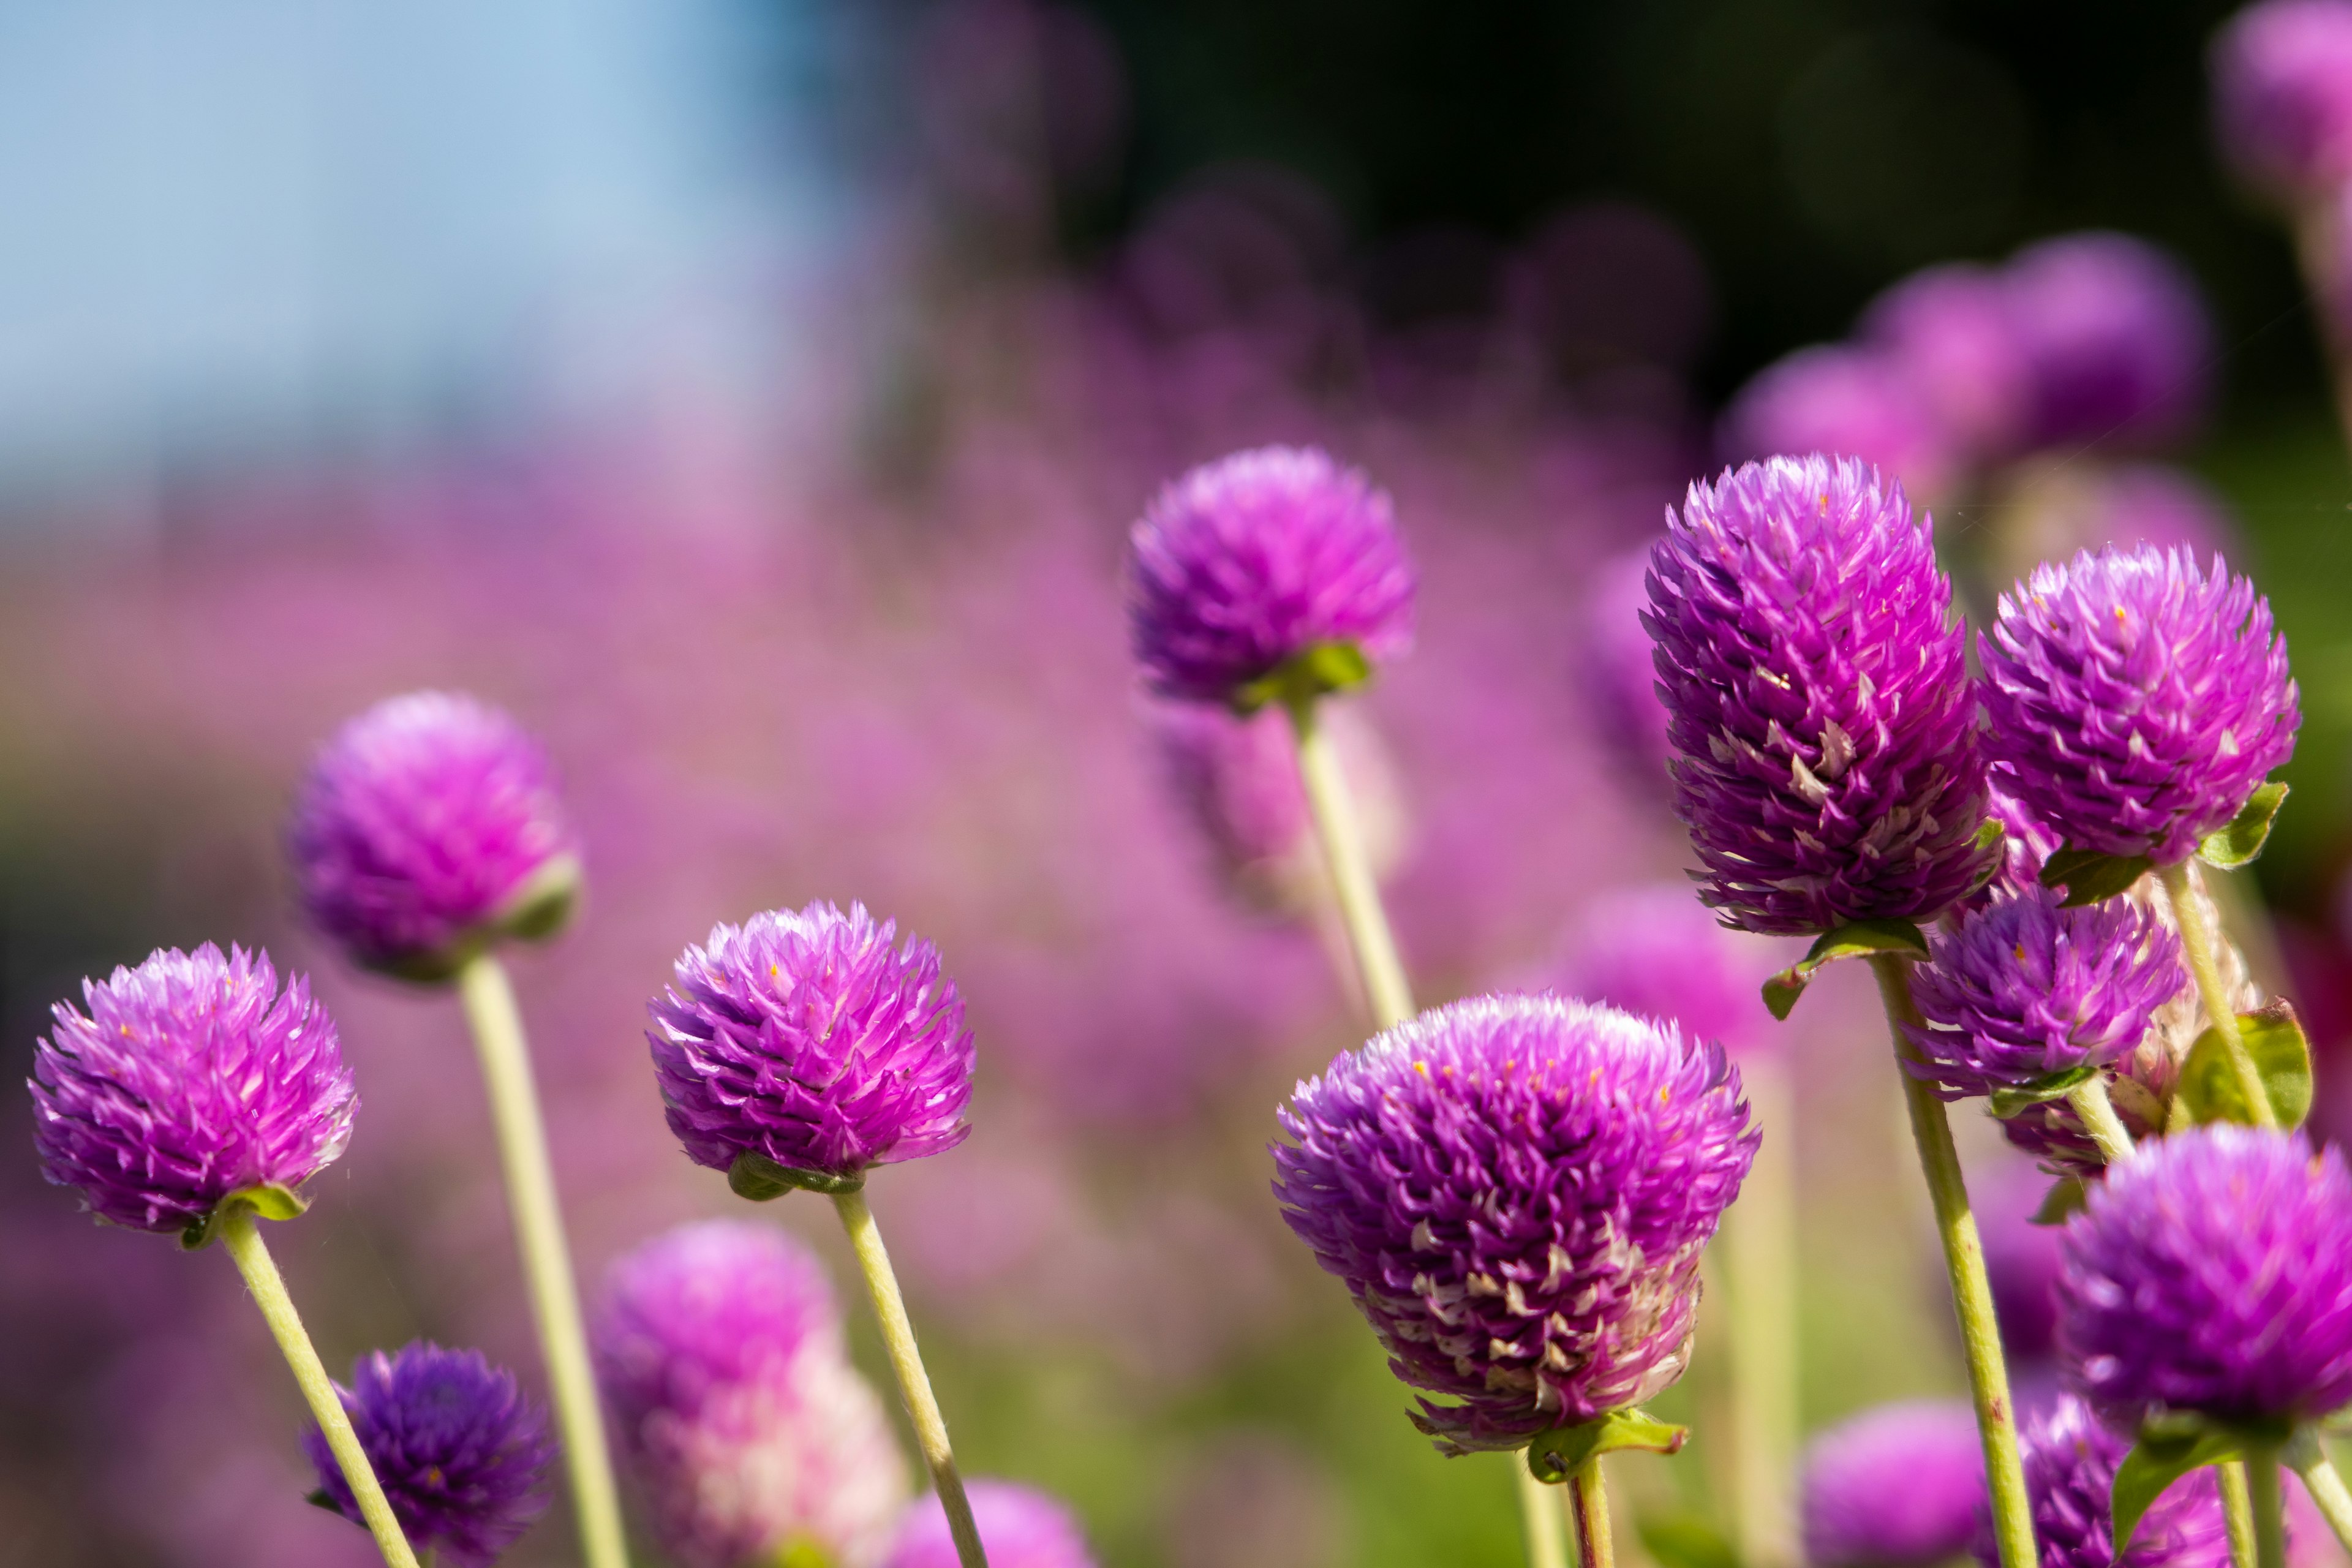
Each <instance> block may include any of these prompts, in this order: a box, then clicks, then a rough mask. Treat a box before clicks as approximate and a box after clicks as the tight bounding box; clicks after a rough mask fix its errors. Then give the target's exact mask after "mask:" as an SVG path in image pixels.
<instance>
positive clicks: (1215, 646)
mask: <svg viewBox="0 0 2352 1568" xmlns="http://www.w3.org/2000/svg"><path fill="white" fill-rule="evenodd" d="M1131 543H1132V546H1133V552H1134V554H1133V563H1132V570H1131V577H1130V589H1129V632H1130V637H1131V641H1132V643H1133V646H1134V650H1135V658H1136V660H1137V662H1138V663H1139V664H1140V665H1141V666H1142V668H1143V676H1144V680H1145V682H1146V683H1147V684H1148V685H1149V686H1150V689H1152V690H1154V691H1156V692H1158V693H1159V694H1160V695H1161V696H1163V697H1173V698H1178V699H1181V700H1187V701H1194V702H1221V703H1227V704H1236V703H1245V702H1247V701H1248V700H1250V699H1249V694H1248V689H1249V688H1250V687H1252V686H1253V685H1255V683H1257V682H1260V681H1263V680H1265V679H1267V678H1268V677H1270V676H1273V675H1275V674H1276V672H1277V671H1279V670H1282V669H1283V668H1284V667H1286V666H1287V665H1290V664H1291V663H1292V661H1293V660H1296V659H1299V658H1303V657H1305V656H1307V655H1310V654H1313V653H1315V652H1316V651H1317V650H1318V649H1320V648H1323V647H1333V646H1337V647H1343V648H1346V649H1349V650H1352V652H1353V654H1355V655H1357V656H1360V658H1362V660H1363V661H1364V662H1365V663H1366V664H1368V665H1370V666H1375V667H1376V666H1379V665H1381V664H1384V663H1386V662H1387V661H1388V660H1390V659H1391V658H1396V657H1397V656H1399V655H1401V654H1402V653H1404V652H1405V651H1406V650H1407V649H1408V648H1409V647H1412V600H1413V572H1412V564H1411V563H1409V562H1408V561H1407V560H1406V559H1405V553H1404V545H1403V542H1402V541H1401V540H1400V539H1399V538H1398V536H1397V531H1396V518H1395V514H1394V510H1393V509H1392V508H1391V504H1390V501H1389V498H1388V495H1387V493H1386V492H1385V491H1382V490H1380V489H1375V488H1373V485H1372V483H1371V481H1370V479H1366V478H1365V477H1364V476H1363V475H1362V474H1361V473H1360V472H1359V471H1357V470H1356V469H1353V468H1341V467H1339V464H1337V463H1335V462H1333V461H1332V460H1331V458H1329V457H1328V456H1326V455H1325V454H1324V453H1322V452H1319V451H1316V450H1314V449H1312V448H1298V447H1259V448H1258V449H1256V450H1255V451H1248V452H1237V453H1235V454H1234V455H1233V456H1232V457H1229V458H1222V459H1220V460H1218V461H1217V462H1214V463H1209V464H1205V465H1203V466H1202V467H1200V468H1194V469H1192V471H1191V472H1190V473H1187V474H1185V475H1184V476H1183V477H1182V478H1181V479H1176V480H1174V481H1173V482H1171V484H1169V485H1168V486H1167V487H1166V488H1165V489H1162V490H1161V491H1160V494H1159V495H1158V496H1157V497H1155V498H1154V499H1153V500H1152V502H1151V505H1150V508H1149V509H1147V510H1145V512H1144V514H1143V520H1142V521H1139V522H1138V523H1137V524H1136V525H1135V529H1134V531H1133V534H1132V536H1131Z"/></svg>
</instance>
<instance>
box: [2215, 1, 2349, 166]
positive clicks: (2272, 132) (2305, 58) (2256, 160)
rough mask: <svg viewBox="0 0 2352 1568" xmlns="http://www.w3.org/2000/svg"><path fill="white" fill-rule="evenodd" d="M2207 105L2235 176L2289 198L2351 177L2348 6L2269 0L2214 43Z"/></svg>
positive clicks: (2245, 14) (2251, 7) (2238, 18)
mask: <svg viewBox="0 0 2352 1568" xmlns="http://www.w3.org/2000/svg"><path fill="white" fill-rule="evenodd" d="M2212 71H2213V110H2214V119H2215V121H2216V122H2217V125H2218V129H2219V131H2220V132H2221V150H2222V151H2223V152H2224V153H2227V154H2228V156H2229V158H2230V161H2231V163H2233V164H2235V165H2236V167H2237V170H2238V173H2239V174H2241V175H2242V177H2243V178H2245V179H2246V180H2247V181H2248V182H2250V183H2251V184H2254V185H2257V186H2259V187H2261V188H2263V189H2264V190H2266V191H2268V192H2269V193H2271V194H2272V195H2274V196H2276V197H2278V198H2279V199H2280V200H2282V201H2284V202H2285V203H2286V204H2288V205H2298V204H2300V203H2302V202H2304V201H2307V200H2310V199H2312V198H2314V197H2317V196H2324V195H2330V194H2332V193H2333V191H2334V190H2335V188H2336V186H2338V185H2340V184H2343V183H2344V181H2345V180H2346V179H2347V178H2352V5H2347V4H2345V3H2344V0H2266V3H2265V4H2263V5H2249V6H2247V7H2246V8H2245V9H2244V10H2242V11H2241V12H2239V13H2238V14H2237V15H2236V16H2233V17H2231V20H2230V22H2229V24H2228V25H2227V26H2224V27H2223V28H2222V29H2221V33H2220V34H2219V35H2218V36H2217V37H2215V38H2214V40H2213V51H2212Z"/></svg>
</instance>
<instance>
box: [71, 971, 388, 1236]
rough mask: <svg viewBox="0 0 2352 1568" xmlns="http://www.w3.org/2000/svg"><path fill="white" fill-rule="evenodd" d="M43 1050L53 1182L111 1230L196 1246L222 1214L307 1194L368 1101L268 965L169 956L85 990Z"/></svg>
mask: <svg viewBox="0 0 2352 1568" xmlns="http://www.w3.org/2000/svg"><path fill="white" fill-rule="evenodd" d="M82 998H83V1003H84V1005H86V1006H87V1007H88V1008H89V1011H88V1012H87V1013H84V1012H81V1011H79V1009H77V1008H76V1007H75V1006H74V1005H73V1004H72V1003H70V1002H60V1003H58V1004H57V1005H56V1006H54V1007H53V1008H51V1009H50V1012H51V1015H52V1016H54V1017H55V1019H56V1020H57V1022H56V1026H55V1027H54V1028H52V1029H51V1030H50V1032H49V1036H48V1037H47V1039H44V1040H42V1041H40V1042H39V1044H38V1045H37V1047H35V1050H34V1056H33V1076H32V1078H31V1079H29V1080H27V1087H29V1088H30V1089H32V1091H33V1142H34V1145H35V1147H37V1149H38V1150H39V1151H40V1155H41V1173H42V1174H43V1175H45V1176H47V1178H48V1179H49V1180H50V1181H51V1182H52V1183H55V1184H57V1185H58V1186H61V1187H72V1188H74V1189H76V1190H77V1191H79V1193H80V1194H81V1195H82V1201H83V1202H84V1203H85V1204H87V1205H89V1209H90V1210H91V1212H93V1213H95V1214H96V1215H99V1217H100V1218H101V1219H106V1220H110V1221H112V1222H113V1223H114V1224H116V1225H121V1226H131V1228H133V1229H135V1230H152V1231H159V1232H167V1233H169V1232H181V1231H185V1230H187V1229H189V1227H191V1226H198V1225H201V1224H202V1223H203V1222H204V1220H205V1217H206V1216H208V1215H211V1213H212V1212H213V1210H214V1209H215V1207H216V1206H218V1205H219V1204H220V1202H221V1200H222V1199H224V1198H226V1197H227V1196H228V1195H229V1194H232V1193H236V1192H237V1191H239V1190H241V1189H244V1188H247V1187H257V1186H265V1185H266V1186H280V1187H288V1188H293V1187H299V1186H300V1185H301V1184H303V1183H305V1182H307V1181H309V1180H310V1178H311V1177H312V1176H314V1175H316V1174H318V1173H319V1172H320V1170H321V1169H323V1168H324V1167H325V1166H326V1165H328V1164H329V1163H331V1162H332V1161H333V1160H335V1159H336V1158H337V1157H338V1156H339V1155H341V1153H342V1152H343V1147H344V1145H345V1144H346V1143H348V1142H350V1141H351V1135H352V1113H353V1112H354V1111H356V1110H358V1109H359V1095H358V1093H357V1091H356V1090H355V1089H353V1088H352V1075H351V1072H350V1069H348V1068H345V1067H344V1066H343V1054H342V1047H341V1044H340V1043H339V1041H338V1040H337V1038H336V1036H335V1021H334V1019H333V1018H331V1017H330V1016H328V1013H327V1010H326V1008H324V1007H322V1006H320V1005H319V1004H317V1003H315V1002H313V1001H311V1000H310V983H309V982H308V981H307V980H304V979H303V978H302V977H301V976H299V975H297V976H295V977H294V978H293V979H292V980H290V981H289V982H288V983H287V985H286V989H285V990H284V991H283V992H280V991H279V990H278V972H277V971H276V970H275V969H273V968H272V967H271V966H270V963H269V955H268V953H266V952H247V951H245V950H244V949H243V948H237V947H232V948H231V949H229V951H228V953H227V955H226V957H224V956H223V955H222V953H221V950H220V949H219V948H217V947H215V946H213V945H212V944H211V943H210V942H206V943H205V945H204V946H202V947H200V948H198V949H196V951H195V952H193V953H188V952H180V951H179V950H178V949H176V948H168V949H159V950H158V951H156V952H152V953H151V954H149V955H148V958H147V961H146V962H145V963H142V964H141V965H140V966H139V967H138V968H136V969H121V968H118V969H117V970H115V972H114V973H113V974H112V975H110V976H109V977H108V978H107V979H106V980H103V981H95V980H85V981H83V982H82Z"/></svg>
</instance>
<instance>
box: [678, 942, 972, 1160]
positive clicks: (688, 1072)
mask: <svg viewBox="0 0 2352 1568" xmlns="http://www.w3.org/2000/svg"><path fill="white" fill-rule="evenodd" d="M897 934H898V927H897V924H896V923H895V922H893V921H884V922H882V923H880V924H878V925H877V923H876V922H875V921H874V917H873V916H871V915H869V914H867V913H866V907H865V906H864V905H863V904H852V905H851V906H850V909H849V912H848V913H847V914H844V913H842V912H841V910H838V909H836V908H835V907H834V906H833V905H832V904H829V903H824V902H817V903H813V904H811V905H809V906H808V908H806V909H804V910H797V911H795V910H769V911H767V912H765V913H762V914H757V915H753V916H752V917H751V919H750V920H748V921H744V922H743V923H742V924H741V925H740V926H734V925H720V926H717V927H715V928H713V929H712V931H711V932H710V936H709V939H708V940H707V941H706V942H703V944H702V945H701V946H700V947H689V948H688V949H687V950H686V952H684V953H683V954H682V955H681V956H680V957H679V958H678V961H677V968H676V972H675V973H676V978H675V980H674V981H673V983H672V984H671V985H670V988H669V989H668V991H667V993H665V994H663V995H662V996H660V997H658V998H656V1000H655V1001H654V1002H653V1003H652V1004H651V1005H650V1011H651V1013H652V1015H653V1021H654V1026H653V1027H652V1028H651V1029H650V1030H648V1031H647V1032H646V1039H647V1040H648V1041H649V1042H650V1043H651V1045H652V1047H653V1059H654V1074H655V1077H656V1079H658V1080H659V1081H660V1085H661V1094H662V1103H663V1105H664V1106H665V1107H666V1108H667V1115H668V1118H669V1129H670V1131H672V1132H674V1133H676V1134H677V1139H678V1142H681V1143H683V1144H684V1145H685V1146H686V1152H687V1153H688V1155H690V1156H692V1157H693V1159H694V1161H695V1163H698V1164H702V1165H709V1166H711V1167H713V1168H714V1169H717V1170H721V1171H723V1170H727V1169H728V1168H729V1167H730V1166H731V1165H732V1164H733V1163H735V1161H736V1159H737V1158H738V1157H739V1156H740V1155H743V1154H746V1153H751V1154H758V1155H761V1156H763V1157H765V1158H766V1159H769V1160H772V1161H773V1162H774V1163H776V1164H778V1165H782V1166H783V1167H785V1168H786V1169H787V1170H793V1171H811V1172H818V1173H823V1174H824V1175H827V1176H831V1177H836V1178H851V1177H855V1176H857V1175H858V1174H860V1173H863V1172H864V1171H865V1170H866V1167H868V1166H870V1165H876V1164H881V1163H887V1162H890V1161H895V1160H913V1159H918V1158H920V1157H921V1156H923V1155H925V1154H936V1153H938V1152H940V1151H941V1150H943V1149H952V1148H953V1147H955V1146H956V1145H957V1144H958V1143H961V1142H963V1140H964V1137H965V1135H966V1134H967V1133H968V1132H970V1131H971V1128H970V1126H969V1125H968V1124H967V1123H966V1122H965V1121H964V1119H963V1112H964V1107H965V1106H966V1105H967V1104H968V1103H969V1102H970V1101H971V1074H972V1039H971V1031H970V1030H968V1029H966V1028H965V1027H964V1023H963V1001H962V999H961V997H959V996H958V995H957V994H956V988H955V982H953V981H951V980H948V979H945V978H943V977H942V976H941V975H940V954H939V950H938V949H937V948H935V947H933V946H931V944H930V943H929V942H924V941H921V940H920V939H919V938H916V937H911V936H910V937H908V939H907V942H906V943H905V945H904V946H902V947H893V946H892V945H891V943H892V942H893V940H894V939H895V938H896V936H897Z"/></svg>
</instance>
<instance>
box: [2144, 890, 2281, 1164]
mask: <svg viewBox="0 0 2352 1568" xmlns="http://www.w3.org/2000/svg"><path fill="white" fill-rule="evenodd" d="M2157 875H2158V877H2159V878H2161V879H2163V882H2164V894H2165V897H2166V898H2168V899H2169V900H2171V901H2172V920H2173V923H2174V924H2175V925H2177V926H2179V928H2180V949H2181V951H2182V952H2184V953H2186V954H2188V956H2189V973H2190V974H2192V975H2194V976H2196V978H2197V994H2199V995H2200V996H2202V997H2204V998H2205V1013H2206V1016H2208V1017H2210V1018H2211V1019H2212V1020H2213V1030H2214V1032H2215V1033H2216V1034H2218V1035H2220V1036H2221V1044H2222V1046H2223V1047H2225V1048H2227V1049H2228V1051H2229V1053H2230V1068H2231V1071H2233V1072H2235V1073H2236V1074H2237V1075H2238V1092H2239V1093H2241V1094H2242V1095H2244V1096H2245V1099H2246V1104H2247V1106H2248V1107H2249V1108H2250V1109H2251V1110H2252V1112H2253V1116H2254V1124H2255V1125H2256V1126H2258V1127H2276V1126H2277V1125H2278V1113H2277V1112H2276V1111H2274V1110H2272V1109H2271V1094H2270V1090H2269V1089H2268V1088H2267V1087H2265V1086H2264V1084H2263V1075H2262V1072H2261V1071H2260V1069H2258V1068H2256V1067H2255V1066H2254V1058H2253V1053H2252V1052H2251V1051H2249V1050H2247V1049H2246V1037H2245V1036H2244V1035H2242V1034H2241V1033H2240V1032H2239V1029H2238V1006H2237V1002H2236V1000H2235V999H2234V998H2233V997H2231V994H2230V988H2229V986H2228V985H2227V984H2224V983H2223V982H2222V979H2221V963H2220V961H2219V958H2218V955H2217V953H2216V952H2215V944H2216V942H2218V941H2219V940H2220V933H2219V932H2218V931H2215V930H2214V929H2213V928H2212V926H2211V924H2210V923H2209V922H2208V921H2207V920H2206V918H2205V913H2206V910H2205V900H2202V899H2200V898H2199V897H2198V896H2197V889H2195V888H2193V887H2191V886H2190V885H2189V862H2188V861H2186V860H2182V861H2180V862H2179V863H2177V864H2175V865H2171V866H2167V867H2166V868H2164V869H2163V870H2161V871H2159V872H2158V873H2157Z"/></svg>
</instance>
